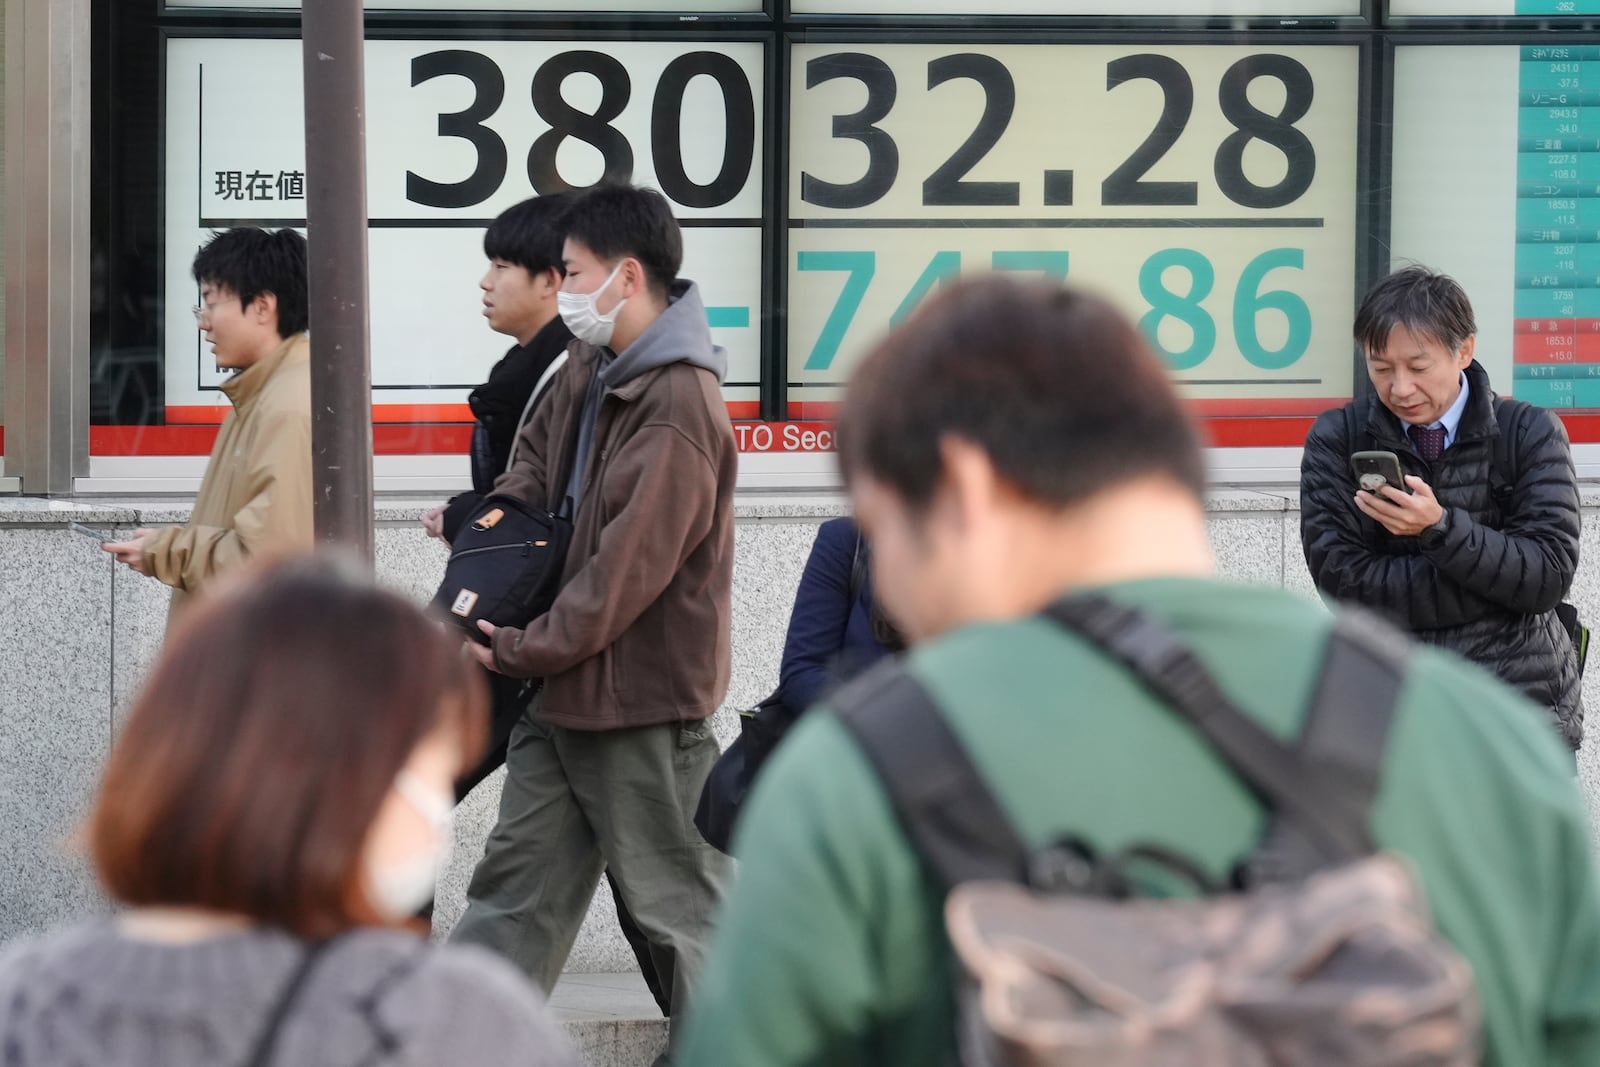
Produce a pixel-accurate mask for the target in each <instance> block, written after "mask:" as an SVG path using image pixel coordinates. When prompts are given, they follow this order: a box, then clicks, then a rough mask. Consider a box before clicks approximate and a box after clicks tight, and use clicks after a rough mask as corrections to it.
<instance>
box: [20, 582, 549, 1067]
mask: <svg viewBox="0 0 1600 1067" xmlns="http://www.w3.org/2000/svg"><path fill="white" fill-rule="evenodd" d="M478 674H479V672H477V671H475V670H472V669H470V668H469V666H468V665H467V664H466V662H465V661H464V660H463V658H462V657H461V654H460V642H459V640H457V639H453V638H452V637H450V636H449V635H447V634H446V633H444V632H443V631H442V630H441V629H440V628H438V627H437V626H436V624H434V623H432V622H430V621H429V620H427V619H426V618H424V616H423V615H422V614H421V613H420V612H419V611H417V610H416V609H415V608H414V607H412V606H411V605H410V604H408V603H406V602H405V601H404V600H402V599H401V598H399V597H397V596H395V595H393V594H391V593H387V592H382V591H379V590H378V589H376V588H375V587H374V586H373V585H372V584H371V582H370V580H368V579H367V578H365V577H364V576H363V575H362V574H361V573H360V572H359V571H358V570H355V569H353V568H351V569H346V568H345V567H344V566H343V565H341V564H340V563H338V562H337V561H335V562H328V561H324V560H296V561H291V562H288V563H283V564H280V565H278V566H276V567H274V568H272V569H271V570H268V571H266V572H263V573H262V574H261V575H260V576H259V577H256V578H254V579H253V580H251V581H249V582H248V583H241V584H239V585H237V586H235V587H234V588H233V589H231V590H228V591H226V592H219V593H218V594H217V595H216V596H214V598H213V599H211V600H210V601H209V602H208V603H207V604H205V605H204V606H203V607H202V608H200V609H198V610H197V611H195V612H194V613H193V614H192V615H191V616H190V617H188V618H187V619H185V620H184V625H183V626H182V627H181V628H180V630H179V632H178V633H176V634H175V635H174V636H173V638H172V639H171V640H169V642H168V645H167V650H166V652H165V654H164V655H163V657H162V660H161V662H160V664H159V665H158V666H157V668H156V670H155V672H154V674H153V676H152V677H151V678H150V680H149V682H148V684H147V685H146V686H145V688H144V690H143V692H142V694H141V695H140V697H139V699H138V700H137V702H136V704H135V706H134V708H133V711H132V714H131V716H130V717H129V719H128V722H127V726H126V728H125V729H124V730H123V732H122V735H121V737H120V739H119V740H118V741H117V742H116V745H115V746H114V748H113V750H112V752H111V756H110V759H109V762H108V764H107V766H106V770H105V775H104V778H103V780H102V783H101V786H100V791H99V796H98V798H97V800H96V803H95V806H94V810H93V812H92V814H91V815H90V818H89V823H88V830H87V841H88V847H89V852H90V857H91V860H92V862H93V864H94V867H95V869H96V871H97V872H98V874H99V876H100V879H101V881H102V882H103V884H104V886H105V888H106V890H107V892H108V893H109V894H110V895H111V896H112V897H113V898H114V899H116V900H117V901H119V902H121V903H122V904H124V905H127V910H125V911H123V912H122V913H121V914H119V915H116V916H114V917H107V918H102V919H96V920H92V921H90V922H87V923H85V924H83V925H81V926H79V927H76V928H73V929H71V930H68V931H66V932H64V933H60V934H57V935H55V936H53V937H50V938H46V939H43V940H40V941H37V942H33V943H25V944H22V945H20V946H14V947H12V948H10V949H9V950H8V951H7V953H6V954H5V956H4V957H3V959H0V1041H3V1046H4V1055H3V1059H4V1062H5V1063H6V1064H7V1065H8V1067H35V1065H46V1064H48V1065H50V1067H91V1065H103V1064H117V1065H118V1067H191V1065H192V1067H199V1065H202V1064H204V1065H207V1067H212V1065H226V1067H235V1065H237V1067H247V1065H256V1067H260V1065H265V1064H284V1065H287V1064H295V1065H296V1067H346V1065H348V1067H355V1065H357V1064H362V1065H370V1067H379V1065H384V1064H400V1063H405V1064H444V1063H448V1064H451V1065H454V1067H472V1065H477V1064H484V1065H490V1064H492V1065H494V1067H506V1065H511V1064H525V1065H529V1067H546V1065H549V1067H567V1065H571V1064H574V1063H575V1062H576V1061H575V1059H574V1058H573V1057H572V1054H571V1053H570V1052H569V1051H568V1049H567V1047H566V1045H565V1042H564V1041H563V1039H562V1037H561V1035H560V1033H559V1031H558V1029H557V1027H556V1026H555V1025H554V1023H552V1022H551V1020H550V1018H549V1016H548V1014H547V1013H546V1010H545V1008H544V1006H543V1004H542V1003H541V1002H540V1000H539V998H538V996H537V995H536V994H535V992H534V991H533V989H532V988H531V987H530V986H529V985H528V984H527V982H526V980H525V979H524V978H523V977H522V976H521V975H520V974H519V973H518V972H517V971H515V970H514V969H513V968H512V967H511V966H510V965H509V964H507V963H505V962H504V961H502V960H500V959H498V958H496V957H494V956H492V955H490V954H489V953H487V952H483V951H479V950H475V949H470V948H446V947H438V946H433V945H430V944H429V943H428V942H427V941H425V940H424V939H422V938H421V937H419V936H418V935H417V934H416V933H415V932H413V930H412V929H410V928H409V927H408V923H409V922H410V916H411V915H412V914H413V913H414V912H415V911H416V909H417V908H418V906H419V905H421V904H422V903H423V902H424V901H426V900H427V899H428V898H429V897H430V896H431V895H432V893H433V888H434V881H435V878H436V877H437V875H438V873H439V872H440V870H441V869H442V867H443V865H444V863H445V860H446V859H447V857H448V850H449V845H450V812H451V809H452V807H453V801H454V797H453V795H452V792H451V783H452V782H453V781H454V780H455V778H456V776H457V775H458V774H460V773H461V770H462V769H463V768H464V767H468V766H471V765H472V764H473V762H474V761H475V760H476V759H477V758H478V756H479V754H480V750H481V749H482V747H483V743H484V733H485V708H484V703H485V697H484V693H483V691H482V682H481V680H480V679H479V677H478Z"/></svg>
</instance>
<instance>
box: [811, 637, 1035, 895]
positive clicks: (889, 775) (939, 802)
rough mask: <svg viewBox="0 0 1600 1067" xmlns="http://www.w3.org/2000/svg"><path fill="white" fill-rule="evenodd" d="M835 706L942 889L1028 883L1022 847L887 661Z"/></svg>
mask: <svg viewBox="0 0 1600 1067" xmlns="http://www.w3.org/2000/svg"><path fill="white" fill-rule="evenodd" d="M832 703H833V705H834V707H835V709H836V711H837V714H838V716H839V721H840V722H841V723H843V724H844V727H845V729H846V730H847V731H849V732H850V734H851V735H852V736H854V737H855V739H856V742H857V744H859V745H860V746H861V748H862V751H863V752H865V753H866V756H867V761H868V762H869V763H871V764H872V767H873V769H874V770H875V771H877V773H878V779H879V780H880V781H881V782H882V783H883V787H884V790H885V791H886V792H887V793H888V794H889V802H890V804H891V806H893V808H894V810H895V814H896V815H897V816H898V817H899V821H900V826H901V828H902V829H903V830H904V831H905V833H906V836H908V837H909V838H910V839H911V843H912V845H913V846H915V848H916V851H917V853H918V854H919V855H920V856H921V857H922V860H923V862H924V863H926V864H927V865H928V866H929V867H930V868H931V869H932V870H933V873H934V876H935V877H936V878H937V879H938V880H939V881H940V882H941V883H943V884H944V885H945V886H947V887H953V886H957V885H960V884H961V883H963V882H971V881H989V880H995V881H1003V882H1026V881H1027V878H1026V874H1027V865H1028V847H1027V845H1025V844H1024V843H1023V841H1022V839H1021V838H1020V837H1018V836H1017V832H1016V830H1015V829H1013V828H1012V825H1011V820H1010V819H1009V818H1007V817H1006V814H1005V812H1004V811H1002V810H1001V808H1000V804H999V802H998V801H997V800H996V799H995V797H994V794H993V793H992V792H990V790H989V787H988V786H987V785H986V784H985V783H984V780H983V776H982V775H981V774H979V773H978V770H977V768H976V767H974V766H973V765H972V760H971V758H970V757H969V756H968V755H967V752H966V749H965V748H964V747H963V746H962V744H961V742H960V740H958V739H957V738H956V736H955V734H954V733H953V732H952V731H951V729H950V726H949V723H947V722H946V721H945V717H944V716H943V715H942V714H940V713H939V710H938V708H937V707H936V706H935V704H934V702H933V697H932V696H931V695H930V694H929V693H928V691H927V689H926V688H924V686H923V685H922V683H921V682H919V681H917V679H916V678H915V677H913V676H912V675H911V673H910V672H908V671H907V670H906V669H905V668H904V667H902V666H900V664H899V663H898V662H896V661H894V660H885V661H883V662H882V663H879V664H877V665H876V666H874V667H872V668H871V669H870V670H868V671H867V672H866V673H865V674H863V675H862V676H861V677H860V678H858V679H856V680H855V681H854V682H851V683H850V684H849V685H848V686H847V687H845V688H844V689H842V690H840V692H839V694H838V695H837V696H836V697H835V698H834V700H833V702H832Z"/></svg>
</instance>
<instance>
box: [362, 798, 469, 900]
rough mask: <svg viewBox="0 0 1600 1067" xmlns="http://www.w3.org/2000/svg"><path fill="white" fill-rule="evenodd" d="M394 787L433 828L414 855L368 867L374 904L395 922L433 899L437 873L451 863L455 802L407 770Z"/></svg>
mask: <svg viewBox="0 0 1600 1067" xmlns="http://www.w3.org/2000/svg"><path fill="white" fill-rule="evenodd" d="M394 788H395V792H397V793H399V794H400V795H401V796H402V797H404V798H405V800H406V801H407V803H409V804H410V805H411V806H412V807H413V808H416V809H417V811H418V813H419V814H421V815H422V817H423V818H424V819H426V820H428V827H429V829H431V830H432V831H433V842H432V844H430V845H429V846H428V848H427V849H425V850H423V851H422V852H419V853H417V855H415V856H412V857H411V858H409V859H407V860H405V861H403V862H401V863H398V864H395V865H393V866H390V867H387V868H383V869H378V868H376V867H373V866H369V867H368V868H367V887H368V893H369V894H370V895H371V897H372V904H373V906H374V907H375V908H377V909H378V914H379V915H382V916H383V917H384V918H385V919H389V920H391V921H395V922H398V921H400V920H402V919H409V918H410V917H411V916H413V915H415V914H416V913H417V909H419V908H421V907H422V906H423V905H424V904H426V903H427V902H428V901H430V900H432V899H433V893H434V887H435V886H436V885H437V884H438V881H439V876H440V875H441V874H443V873H444V870H445V868H446V867H447V866H449V864H450V849H451V831H452V829H453V826H454V823H455V805H454V804H453V803H451V802H450V798H449V796H447V795H445V794H444V793H441V792H439V791H438V790H435V789H434V788H433V787H432V786H430V785H428V784H427V783H426V782H424V781H423V780H422V779H420V778H418V777H417V776H416V775H415V774H412V773H411V772H410V771H401V772H400V773H399V775H397V776H396V777H395V780H394Z"/></svg>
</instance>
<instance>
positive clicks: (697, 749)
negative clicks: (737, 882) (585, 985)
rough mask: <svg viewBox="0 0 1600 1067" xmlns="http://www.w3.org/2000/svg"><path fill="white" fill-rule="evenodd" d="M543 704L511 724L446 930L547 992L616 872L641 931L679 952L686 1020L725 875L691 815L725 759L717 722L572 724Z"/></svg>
mask: <svg viewBox="0 0 1600 1067" xmlns="http://www.w3.org/2000/svg"><path fill="white" fill-rule="evenodd" d="M538 705H539V702H538V700H535V701H534V702H533V704H532V706H530V707H529V709H528V710H527V711H526V712H525V713H524V714H523V716H522V719H521V720H520V721H519V722H518V723H517V726H516V728H515V729H514V730H513V731H512V734H511V741H510V746H509V748H508V750H507V753H506V780H505V786H504V789H503V791H502V792H501V795H500V815H499V819H498V820H497V821H496V823H495V827H494V830H493V831H491V833H490V834H489V839H488V841H487V842H486V843H485V845H484V855H483V859H482V860H480V861H479V863H478V866H477V869H476V870H474V871H473V874H472V881H471V883H470V884H469V885H468V887H467V910H466V912H465V914H463V915H462V917H461V921H460V922H459V923H457V924H456V927H455V929H454V930H453V931H452V932H451V934H450V939H451V940H452V941H460V942H467V943H472V944H479V945H484V946H486V947H488V948H492V949H494V950H495V951H497V952H499V953H501V954H502V955H504V956H506V957H508V958H509V959H510V960H511V961H512V962H514V963H515V964H517V965H518V966H519V967H521V968H522V969H523V971H525V972H526V973H527V974H528V976H529V977H530V978H532V979H533V980H534V981H535V982H537V983H539V985H540V987H541V988H542V989H544V990H545V991H546V992H548V991H549V990H550V989H552V988H553V987H554V986H555V983H556V979H557V978H559V977H560V976H561V969H562V967H563V966H564V965H565V963H566V960H567V955H568V954H569V953H570V952H571V951H572V943H573V940H574V939H575V938H576V937H577V934H578V928H579V927H580V926H581V925H582V922H583V917H584V915H585V913H586V912H587V911H588V908H589V901H590V898H592V897H593V896H594V891H595V887H596V886H597V885H598V884H599V880H600V874H601V872H602V871H606V870H609V872H610V874H611V876H612V878H613V879H614V880H615V883H616V886H617V889H618V891H619V892H620V894H621V897H622V899H623V901H624V902H625V903H626V904H627V908H628V911H629V912H631V913H632V915H633V918H634V920H635V922H637V923H638V925H639V929H640V930H641V932H643V934H644V936H645V937H646V938H648V939H649V941H650V942H651V944H652V946H653V947H655V948H657V949H659V950H666V951H669V952H671V953H672V955H673V964H674V971H675V974H674V981H673V982H672V989H671V993H670V997H671V1003H672V1014H673V1016H678V1015H679V1014H680V1013H681V1012H682V1010H683V1007H684V1005H685V1004H686V1003H687V997H688V994H689V990H690V987H692V985H693V984H694V981H695V979H696V977H698V975H699V972H700V969H701V966H702V965H703V963H704V960H705V953H706V948H707V942H708V940H709V938H710V934H711V923H712V920H713V919H714V918H715V915H716V912H717V909H718V905H719V904H720V903H721V898H722V891H723V887H724V883H725V881H726V878H727V872H728V859H727V857H726V856H724V855H722V853H720V852H718V851H717V850H716V849H714V848H712V847H711V846H710V845H708V844H706V843H705V841H704V840H703V839H702V838H701V837H700V832H699V831H698V830H697V829H695V825H694V811H695V806H696V804H697V803H698V801H699V799H700V789H701V787H702V786H703V785H704V784H705V780H706V776H707V774H709V773H710V771H711V765H712V763H714V762H715V761H716V758H717V755H718V749H717V742H716V739H715V737H713V736H712V733H711V724H710V723H709V722H693V723H667V724H664V725H659V726H643V727H637V728H634V729H629V730H608V731H594V732H591V731H582V730H568V729H564V728H562V727H559V726H549V725H546V724H544V723H542V722H539V721H537V714H538Z"/></svg>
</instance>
